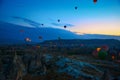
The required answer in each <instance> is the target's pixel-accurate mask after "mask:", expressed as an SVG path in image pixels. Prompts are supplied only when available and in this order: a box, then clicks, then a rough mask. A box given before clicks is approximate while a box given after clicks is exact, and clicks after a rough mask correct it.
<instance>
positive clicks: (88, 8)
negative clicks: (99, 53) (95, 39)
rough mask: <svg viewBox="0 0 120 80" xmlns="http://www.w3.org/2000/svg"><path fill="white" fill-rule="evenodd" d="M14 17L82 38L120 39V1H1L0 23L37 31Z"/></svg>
mask: <svg viewBox="0 0 120 80" xmlns="http://www.w3.org/2000/svg"><path fill="white" fill-rule="evenodd" d="M75 7H77V9H75ZM14 16H15V17H21V18H25V19H29V20H32V21H35V22H37V23H41V24H44V26H45V27H52V28H53V27H55V28H61V29H64V27H63V26H64V25H67V28H65V29H66V30H69V31H72V32H76V33H79V34H83V33H86V34H107V35H119V36H120V0H97V2H96V3H94V2H93V0H0V21H5V22H9V23H14V24H18V25H24V26H27V27H33V26H31V25H29V24H27V23H26V22H25V21H24V20H21V19H15V18H13V17H14ZM58 19H59V20H60V22H58Z"/></svg>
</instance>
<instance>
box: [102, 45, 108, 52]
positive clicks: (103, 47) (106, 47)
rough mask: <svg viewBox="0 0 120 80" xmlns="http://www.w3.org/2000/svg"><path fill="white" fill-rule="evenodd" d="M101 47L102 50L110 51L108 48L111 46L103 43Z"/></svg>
mask: <svg viewBox="0 0 120 80" xmlns="http://www.w3.org/2000/svg"><path fill="white" fill-rule="evenodd" d="M101 48H102V50H104V51H108V50H109V47H108V46H107V45H103V46H102V47H101Z"/></svg>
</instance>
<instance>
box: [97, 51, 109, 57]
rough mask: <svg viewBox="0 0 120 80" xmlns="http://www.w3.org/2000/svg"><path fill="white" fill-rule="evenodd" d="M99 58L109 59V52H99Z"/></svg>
mask: <svg viewBox="0 0 120 80" xmlns="http://www.w3.org/2000/svg"><path fill="white" fill-rule="evenodd" d="M98 57H99V58H100V59H105V58H106V57H107V52H106V51H99V52H98Z"/></svg>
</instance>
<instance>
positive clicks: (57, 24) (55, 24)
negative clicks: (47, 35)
mask: <svg viewBox="0 0 120 80" xmlns="http://www.w3.org/2000/svg"><path fill="white" fill-rule="evenodd" d="M51 24H52V25H54V26H59V27H61V26H67V27H73V26H74V25H73V24H66V23H51Z"/></svg>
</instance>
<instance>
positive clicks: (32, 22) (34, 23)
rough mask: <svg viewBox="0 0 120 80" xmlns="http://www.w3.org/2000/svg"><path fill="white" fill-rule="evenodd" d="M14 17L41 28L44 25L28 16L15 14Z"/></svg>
mask: <svg viewBox="0 0 120 80" xmlns="http://www.w3.org/2000/svg"><path fill="white" fill-rule="evenodd" d="M13 18H15V19H20V20H23V21H24V22H26V23H28V24H30V25H32V26H34V27H35V28H39V27H41V26H42V24H41V23H38V22H35V21H32V20H29V19H27V18H22V17H16V16H14V17H13Z"/></svg>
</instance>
